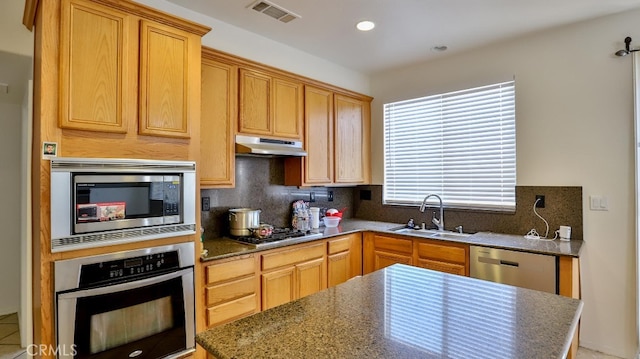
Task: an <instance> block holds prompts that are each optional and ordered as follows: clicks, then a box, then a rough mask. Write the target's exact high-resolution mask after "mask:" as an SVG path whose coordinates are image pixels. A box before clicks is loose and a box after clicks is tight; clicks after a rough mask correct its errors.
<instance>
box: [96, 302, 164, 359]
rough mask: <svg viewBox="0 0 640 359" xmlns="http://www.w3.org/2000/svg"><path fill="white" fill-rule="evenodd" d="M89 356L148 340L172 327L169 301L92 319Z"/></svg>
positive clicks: (102, 314)
mask: <svg viewBox="0 0 640 359" xmlns="http://www.w3.org/2000/svg"><path fill="white" fill-rule="evenodd" d="M90 325H91V334H90V341H91V343H90V346H91V354H95V353H99V352H103V351H105V350H107V349H111V348H115V347H117V346H120V345H123V344H127V343H131V342H134V341H136V340H139V339H143V338H146V337H150V336H152V335H154V334H158V333H160V332H163V331H165V330H168V329H171V328H172V327H173V313H172V309H171V297H164V298H160V299H156V300H153V301H150V302H146V303H140V304H137V305H134V306H131V307H126V308H122V309H116V310H112V311H110V312H105V313H100V314H96V315H92V316H91V324H90Z"/></svg>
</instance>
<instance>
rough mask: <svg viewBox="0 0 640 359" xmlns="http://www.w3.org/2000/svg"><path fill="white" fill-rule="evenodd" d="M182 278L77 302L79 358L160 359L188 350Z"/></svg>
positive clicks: (77, 356) (76, 326)
mask: <svg viewBox="0 0 640 359" xmlns="http://www.w3.org/2000/svg"><path fill="white" fill-rule="evenodd" d="M183 296H184V292H183V286H182V277H178V278H174V279H170V280H166V281H163V282H161V283H157V284H153V285H148V286H143V287H137V288H133V289H129V290H124V291H120V292H114V293H108V294H101V295H95V296H89V297H82V298H78V301H77V303H76V323H75V333H74V344H76V346H77V347H76V348H77V352H78V355H76V358H92V359H98V358H127V357H128V356H129V354H131V353H134V352H137V351H140V352H141V353H142V354H140V355H138V356H137V358H138V359H140V358H161V357H164V356H167V355H169V354H171V353H176V352H179V351H181V350H184V349H185V346H186V324H185V321H186V318H185V310H184V308H185V303H184V297H183Z"/></svg>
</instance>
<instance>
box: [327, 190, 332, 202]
mask: <svg viewBox="0 0 640 359" xmlns="http://www.w3.org/2000/svg"><path fill="white" fill-rule="evenodd" d="M327 201H329V202H333V191H329V192H327Z"/></svg>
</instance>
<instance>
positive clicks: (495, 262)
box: [478, 257, 520, 267]
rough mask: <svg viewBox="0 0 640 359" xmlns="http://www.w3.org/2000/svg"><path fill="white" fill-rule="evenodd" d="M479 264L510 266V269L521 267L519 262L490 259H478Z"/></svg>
mask: <svg viewBox="0 0 640 359" xmlns="http://www.w3.org/2000/svg"><path fill="white" fill-rule="evenodd" d="M478 262H482V263H487V264H493V265H503V266H509V267H519V266H520V263H518V262H512V261H506V260H503V259H498V258H489V257H478Z"/></svg>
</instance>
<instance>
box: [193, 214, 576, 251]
mask: <svg viewBox="0 0 640 359" xmlns="http://www.w3.org/2000/svg"><path fill="white" fill-rule="evenodd" d="M400 226H402V225H401V224H398V223H388V222H377V221H365V220H359V219H345V220H343V221H341V222H340V225H339V226H338V227H335V228H326V227H320V229H318V230H316V231H317V232H320V233H322V234H323V235H322V237H316V238H311V239H296V240H294V241H291V240H287V241H286V243H284V242H283V243H278V242H274V243H272V244H271V245H269V246H267V247H261V248H255V247H252V246H249V245H245V244H242V243H239V242H236V241H233V240H230V239H228V238H211V239H205V241H204V242H203V246H204V249H206V250H207V252H208V254H207V255H206V256H202V258H201V260H202V261H209V260H214V259H222V258H226V257H232V256H236V255H240V254H247V253H252V252H259V251H263V250H265V249H271V248H277V247H283V246H288V245H292V244H298V243H304V242H305V241H315V240H318V239H323V238H329V237H333V236H336V235H341V234H348V233H355V232H361V231H375V232H381V233H387V234H398V233H395V232H394V231H393V230H392V229H394V228H397V227H400ZM402 235H403V236H413V237H416V238H425V237H424V236H421V235H418V234H411V233H402ZM440 240H443V241H449V242H458V243H466V244H470V245H478V246H485V247H493V248H502V249H511V250H518V251H526V252H532V253H540V254H549V255H563V256H571V257H579V256H580V251H581V250H582V245H583V241H582V240H570V241H560V240H558V239H556V240H554V241H547V240H537V239H525V238H524V235H521V236H520V235H513V234H499V233H489V232H478V233H475V234H473V235H471V236H468V237H459V238H455V239H440Z"/></svg>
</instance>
